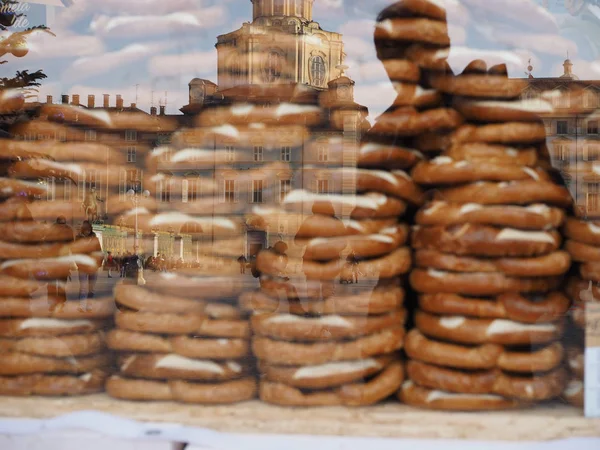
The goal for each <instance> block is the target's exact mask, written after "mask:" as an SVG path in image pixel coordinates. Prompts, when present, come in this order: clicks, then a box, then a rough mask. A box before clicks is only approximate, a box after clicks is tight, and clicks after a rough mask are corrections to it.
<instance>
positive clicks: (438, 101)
mask: <svg viewBox="0 0 600 450" xmlns="http://www.w3.org/2000/svg"><path fill="white" fill-rule="evenodd" d="M392 85H393V87H394V90H395V91H396V94H397V96H396V99H395V100H394V103H393V106H395V107H400V106H414V107H415V108H422V109H423V108H433V107H439V106H441V105H442V94H441V93H440V92H439V91H436V90H435V89H423V88H422V87H421V86H420V85H418V84H413V83H402V82H399V81H394V82H392Z"/></svg>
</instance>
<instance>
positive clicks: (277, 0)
mask: <svg viewBox="0 0 600 450" xmlns="http://www.w3.org/2000/svg"><path fill="white" fill-rule="evenodd" d="M284 7H285V0H274V2H273V14H275V15H277V16H283V14H284Z"/></svg>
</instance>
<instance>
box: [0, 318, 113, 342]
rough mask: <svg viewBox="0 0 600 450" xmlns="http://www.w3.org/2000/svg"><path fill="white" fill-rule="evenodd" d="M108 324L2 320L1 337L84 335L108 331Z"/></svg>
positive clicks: (0, 326)
mask: <svg viewBox="0 0 600 450" xmlns="http://www.w3.org/2000/svg"><path fill="white" fill-rule="evenodd" d="M108 324H109V322H108V321H106V320H100V319H73V320H67V319H55V318H47V317H44V318H40V317H35V318H27V319H0V336H2V337H10V338H17V337H28V336H37V337H43V336H64V335H69V334H83V333H91V332H94V331H99V330H103V329H106V328H107V326H108Z"/></svg>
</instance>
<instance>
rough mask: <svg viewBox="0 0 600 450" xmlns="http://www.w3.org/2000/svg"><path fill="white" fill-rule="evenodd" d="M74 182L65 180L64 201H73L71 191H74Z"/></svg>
mask: <svg viewBox="0 0 600 450" xmlns="http://www.w3.org/2000/svg"><path fill="white" fill-rule="evenodd" d="M72 184H73V183H72V181H71V180H65V181H64V185H63V186H64V188H63V193H64V200H65V201H67V202H70V201H71V189H72Z"/></svg>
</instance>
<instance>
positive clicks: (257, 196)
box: [252, 180, 263, 203]
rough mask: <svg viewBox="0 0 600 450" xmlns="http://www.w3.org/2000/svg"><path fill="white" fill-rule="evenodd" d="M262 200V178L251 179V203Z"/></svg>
mask: <svg viewBox="0 0 600 450" xmlns="http://www.w3.org/2000/svg"><path fill="white" fill-rule="evenodd" d="M262 202H263V180H252V203H262Z"/></svg>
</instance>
